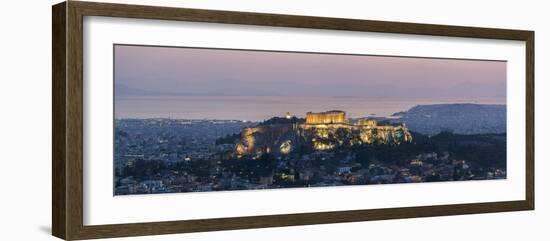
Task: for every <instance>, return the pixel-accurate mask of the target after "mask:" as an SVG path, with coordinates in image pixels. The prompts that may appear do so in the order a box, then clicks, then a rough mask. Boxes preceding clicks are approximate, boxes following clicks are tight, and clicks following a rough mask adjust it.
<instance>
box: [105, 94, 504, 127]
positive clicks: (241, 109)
mask: <svg viewBox="0 0 550 241" xmlns="http://www.w3.org/2000/svg"><path fill="white" fill-rule="evenodd" d="M453 103H474V104H506V98H505V97H490V98H489V97H484V98H429V99H428V98H394V97H391V98H390V97H387V98H386V97H376V98H374V97H355V96H116V97H115V106H114V107H115V118H117V119H124V118H137V119H147V118H172V119H212V120H242V121H262V120H266V119H269V118H271V117H275V116H280V117H282V116H285V115H286V114H287V112H288V113H290V114H291V115H292V116H296V117H305V115H306V113H307V112H322V111H329V110H342V111H345V112H346V117H348V118H360V117H387V116H391V115H393V114H394V113H396V112H400V111H406V110H408V109H410V108H412V107H414V106H416V105H430V104H453Z"/></svg>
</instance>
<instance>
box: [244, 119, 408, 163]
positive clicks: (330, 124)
mask: <svg viewBox="0 0 550 241" xmlns="http://www.w3.org/2000/svg"><path fill="white" fill-rule="evenodd" d="M289 116H290V115H289V113H287V115H286V118H285V119H286V120H292V119H291V118H289ZM404 142H412V136H411V133H410V132H409V130H408V129H407V127H406V126H405V124H403V123H402V124H397V125H390V124H384V125H380V124H379V123H378V122H377V121H376V120H373V119H367V118H361V119H355V120H350V119H347V118H346V112H344V111H339V110H333V111H326V112H319V113H313V112H308V113H306V118H305V121H304V120H303V119H302V121H296V122H293V121H291V122H285V123H278V124H269V125H259V126H258V127H253V128H246V129H244V130H243V131H242V132H241V140H240V142H239V143H237V144H236V146H235V154H237V155H238V156H242V155H248V154H257V155H259V154H262V153H264V152H265V150H271V151H273V152H275V153H277V154H282V155H287V154H290V153H291V152H292V151H293V150H296V149H298V148H296V147H297V146H302V147H303V146H306V148H311V149H313V150H318V151H326V150H332V149H335V148H337V147H344V146H353V145H361V144H367V145H368V144H387V145H399V144H401V143H404Z"/></svg>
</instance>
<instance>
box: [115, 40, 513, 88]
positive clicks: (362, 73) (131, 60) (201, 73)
mask: <svg viewBox="0 0 550 241" xmlns="http://www.w3.org/2000/svg"><path fill="white" fill-rule="evenodd" d="M114 60H115V86H116V91H117V92H116V94H117V96H118V95H218V96H357V97H387V98H417V97H422V98H441V97H449V98H495V97H498V98H504V97H505V96H506V62H505V61H487V60H456V59H434V58H411V57H388V56H365V55H361V56H360V55H342V54H322V53H296V52H271V51H249V50H224V49H198V48H175V47H149V46H130V45H115V59H114Z"/></svg>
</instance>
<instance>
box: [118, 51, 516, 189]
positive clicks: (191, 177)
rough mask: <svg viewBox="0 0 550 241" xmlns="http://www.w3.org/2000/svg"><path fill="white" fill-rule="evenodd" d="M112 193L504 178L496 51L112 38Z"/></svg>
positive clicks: (502, 69) (501, 67) (500, 65)
mask: <svg viewBox="0 0 550 241" xmlns="http://www.w3.org/2000/svg"><path fill="white" fill-rule="evenodd" d="M113 58H114V120H113V121H114V130H113V138H114V159H113V160H114V163H113V165H114V190H113V193H114V195H137V194H158V193H187V192H212V191H234V190H260V189H279V188H313V187H331V188H337V187H338V186H349V185H375V184H404V183H426V182H449V181H484V180H496V179H506V160H507V158H506V150H507V148H506V127H507V126H506V65H507V62H506V61H500V60H474V59H446V58H422V57H410V56H377V55H356V54H354V55H352V54H339V53H311V52H284V51H263V50H240V49H214V48H191V47H167V46H143V45H122V44H116V45H114V56H113Z"/></svg>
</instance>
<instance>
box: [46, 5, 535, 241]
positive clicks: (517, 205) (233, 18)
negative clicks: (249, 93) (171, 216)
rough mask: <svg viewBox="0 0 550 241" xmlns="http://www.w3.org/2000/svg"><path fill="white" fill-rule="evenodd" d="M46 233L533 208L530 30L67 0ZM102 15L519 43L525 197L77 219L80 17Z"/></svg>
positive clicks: (157, 230) (59, 19) (59, 8)
mask: <svg viewBox="0 0 550 241" xmlns="http://www.w3.org/2000/svg"><path fill="white" fill-rule="evenodd" d="M52 11H53V16H52V26H53V30H52V31H53V32H52V34H53V41H52V59H53V67H52V80H53V86H52V91H53V93H52V95H53V97H52V98H53V99H52V104H53V113H52V116H53V121H52V128H53V137H52V138H53V139H52V143H53V147H52V233H53V235H54V236H56V237H59V238H62V239H66V240H78V239H93V238H111V237H123V236H138V235H157V234H173V233H187V232H204V231H214V230H230V229H247V228H265V227H279V226H292V225H309V224H326V223H340V222H356V221H368V220H385V219H400V218H414V217H431V216H444V215H461V214H475V213H492V212H505V211H520V210H533V209H534V207H535V196H534V195H535V188H534V174H535V171H534V120H535V119H534V93H535V92H534V39H535V38H534V32H533V31H524V30H508V29H492V28H476V27H462V26H445V25H432V24H416V23H401V22H385V21H369V20H356V19H339V18H325V17H309V16H291V15H276V14H263V13H247V12H230V11H213V10H198V9H183V8H169V7H154V6H137V5H122V4H109V3H94V2H78V1H67V2H63V3H59V4H57V5H54V6H53V8H52ZM84 16H107V17H117V18H142V19H159V20H174V21H192V22H208V23H229V24H244V25H259V26H280V27H297V28H314V29H327V30H347V31H366V32H380V33H399V34H417V35H433V36H452V37H464V38H480V39H498V40H518V41H524V42H525V43H526V48H525V58H526V59H525V60H526V72H525V77H526V83H525V84H526V113H525V118H526V156H525V161H526V163H525V165H526V180H525V184H526V186H525V190H526V192H525V199H524V200H518V201H502V202H489V203H474V204H456V205H436V206H419V207H402V208H384V209H369V210H353V211H351V210H350V211H336V212H316V213H301V214H285V215H268V216H250V217H235V218H215V219H201V220H181V221H168V222H152V223H132V224H112V225H97V226H87V225H84V224H83V209H84V207H83V191H84V190H83V168H84V167H83V17H84Z"/></svg>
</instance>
